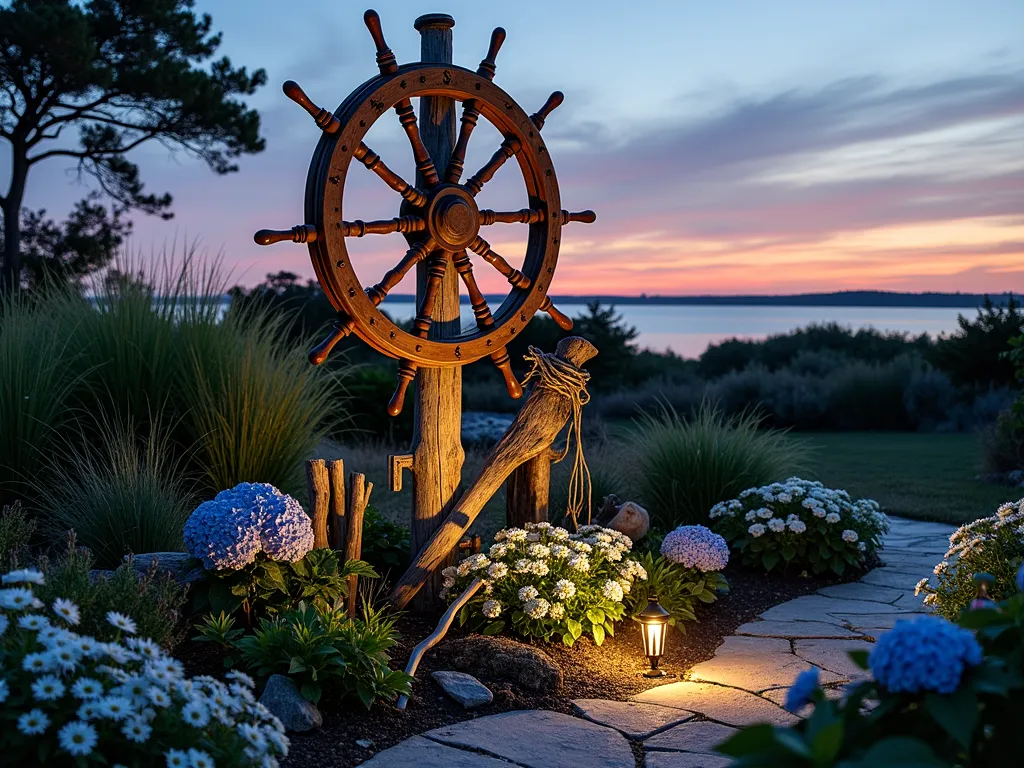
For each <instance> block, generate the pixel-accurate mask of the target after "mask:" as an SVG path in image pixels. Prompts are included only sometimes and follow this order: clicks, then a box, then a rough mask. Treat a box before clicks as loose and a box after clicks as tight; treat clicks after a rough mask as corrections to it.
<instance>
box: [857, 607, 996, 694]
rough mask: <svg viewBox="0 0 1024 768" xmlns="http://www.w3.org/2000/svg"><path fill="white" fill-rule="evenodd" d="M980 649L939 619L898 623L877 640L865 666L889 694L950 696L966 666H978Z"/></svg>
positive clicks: (964, 632) (970, 637) (970, 638)
mask: <svg viewBox="0 0 1024 768" xmlns="http://www.w3.org/2000/svg"><path fill="white" fill-rule="evenodd" d="M981 656H982V653H981V646H980V645H978V641H977V640H975V639H974V635H972V634H971V633H970V632H969V631H967V630H966V629H962V628H960V627H958V626H956V625H955V624H952V623H950V622H949V621H946V619H943V618H940V617H939V616H920V617H918V618H916V619H914V620H912V621H906V620H900V621H897V622H896V626H894V627H893V628H892V629H891V630H889V631H888V632H886V633H885V634H883V635H882V636H881V637H879V638H878V642H877V643H875V647H874V648H873V649H872V651H871V656H870V657H869V660H868V663H869V665H870V666H871V672H872V674H873V675H874V676H875V680H877V681H878V683H879V684H880V685H882V686H884V687H885V688H886V689H887V690H889V691H891V692H893V693H920V692H922V691H934V692H935V693H952V692H953V691H955V690H956V688H957V686H958V685H959V684H960V678H961V676H962V675H963V673H964V669H965V668H966V667H969V666H970V667H973V666H976V665H978V664H980V663H981Z"/></svg>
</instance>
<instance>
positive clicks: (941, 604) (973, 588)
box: [916, 499, 1024, 620]
mask: <svg viewBox="0 0 1024 768" xmlns="http://www.w3.org/2000/svg"><path fill="white" fill-rule="evenodd" d="M1022 561H1024V499H1021V500H1020V501H1017V502H1014V503H1009V504H1003V505H1002V506H1000V507H999V509H998V510H997V511H996V513H995V514H994V515H992V516H991V517H983V518H981V519H979V520H975V521H974V522H972V523H967V524H966V525H962V526H960V528H958V529H957V530H956V531H954V532H953V535H952V536H950V537H949V550H948V551H947V552H946V555H945V557H943V558H942V561H941V562H939V563H938V564H937V565H936V566H935V570H934V575H935V584H934V585H933V584H932V583H931V582H932V580H931V579H930V578H927V579H921V581H920V582H918V584H917V589H916V593H917V594H920V593H921V592H926V593H928V594H927V595H926V596H925V598H924V602H925V604H926V605H931V606H933V607H934V608H935V610H937V611H938V612H939V613H940V614H941V615H943V616H945V617H946V618H947V619H950V620H955V619H956V618H957V617H958V616H959V615H960V612H961V611H962V610H963V609H964V608H966V607H967V606H968V605H969V604H970V602H971V600H973V599H974V596H975V595H976V594H977V590H978V586H977V584H975V583H974V574H976V573H988V574H990V575H991V576H992V584H991V586H990V587H989V596H990V597H992V598H993V599H995V600H1000V599H1002V598H1004V597H1007V596H1009V595H1011V594H1013V593H1014V591H1015V586H1016V585H1015V578H1016V573H1017V569H1018V568H1019V566H1020V564H1021V562H1022Z"/></svg>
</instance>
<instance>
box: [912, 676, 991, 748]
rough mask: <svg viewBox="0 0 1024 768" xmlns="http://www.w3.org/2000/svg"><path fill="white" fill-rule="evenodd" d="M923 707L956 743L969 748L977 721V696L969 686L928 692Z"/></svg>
mask: <svg viewBox="0 0 1024 768" xmlns="http://www.w3.org/2000/svg"><path fill="white" fill-rule="evenodd" d="M924 708H925V709H926V710H928V713H929V714H930V715H931V716H932V718H933V719H934V720H935V722H937V723H938V724H939V725H941V726H942V727H943V728H945V729H946V732H947V733H948V734H949V735H950V736H952V737H953V739H954V740H955V741H956V743H957V744H959V745H960V746H961V747H963V748H964V749H968V750H969V749H970V747H971V737H972V736H973V735H974V726H975V725H976V724H977V722H978V697H977V696H976V695H975V694H974V692H973V691H972V690H971V689H970V688H967V687H966V686H963V687H961V688H959V689H957V690H956V691H953V693H948V694H940V693H929V694H928V695H927V696H925V697H924Z"/></svg>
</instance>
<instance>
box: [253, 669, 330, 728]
mask: <svg viewBox="0 0 1024 768" xmlns="http://www.w3.org/2000/svg"><path fill="white" fill-rule="evenodd" d="M260 704H262V705H264V706H265V707H266V708H267V709H269V710H270V711H271V712H273V713H274V714H275V715H277V716H278V718H280V720H281V722H282V723H284V727H285V728H286V729H287V730H289V731H293V732H296V733H302V732H304V731H309V730H312V729H313V728H319V727H320V726H321V725H323V724H324V719H323V717H322V716H321V715H320V710H319V709H317V708H316V704H314V703H313V702H311V701H307V700H306V699H304V698H303V697H302V694H301V693H299V689H298V686H296V685H295V682H294V681H293V680H292V679H291V678H289V677H285V676H284V675H271V676H270V679H269V680H267V687H266V688H264V689H263V695H262V696H260Z"/></svg>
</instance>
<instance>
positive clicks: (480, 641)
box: [444, 635, 562, 693]
mask: <svg viewBox="0 0 1024 768" xmlns="http://www.w3.org/2000/svg"><path fill="white" fill-rule="evenodd" d="M444 653H445V658H446V659H447V660H448V663H449V664H451V665H452V666H453V667H455V668H456V669H458V670H461V671H463V672H468V673H470V674H471V675H474V676H476V677H478V678H483V679H485V680H494V679H497V680H509V681H511V682H513V683H515V684H516V685H518V686H519V687H520V688H525V689H527V690H530V691H537V692H538V693H551V692H552V691H555V690H557V689H558V688H559V686H561V684H562V670H561V669H559V668H558V665H557V664H555V662H554V661H552V659H551V657H550V656H548V655H547V654H546V653H544V651H542V650H540V649H539V648H534V647H533V646H530V645H526V644H525V643H519V642H516V641H515V640H510V639H509V638H507V637H489V636H487V635H470V636H469V637H466V638H462V639H459V640H454V641H452V642H451V643H449V644H448V645H447V647H446V648H445V651H444Z"/></svg>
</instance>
